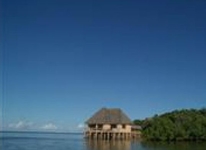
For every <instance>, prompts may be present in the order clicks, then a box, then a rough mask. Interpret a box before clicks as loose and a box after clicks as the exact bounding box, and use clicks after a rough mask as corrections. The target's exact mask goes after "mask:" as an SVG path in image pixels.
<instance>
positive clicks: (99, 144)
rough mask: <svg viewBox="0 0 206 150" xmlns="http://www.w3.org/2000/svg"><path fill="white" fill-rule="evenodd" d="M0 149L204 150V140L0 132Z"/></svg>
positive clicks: (205, 146) (205, 149) (205, 147)
mask: <svg viewBox="0 0 206 150" xmlns="http://www.w3.org/2000/svg"><path fill="white" fill-rule="evenodd" d="M0 150H206V143H205V142H179V143H159V142H149V143H148V142H140V141H96V140H86V139H84V138H83V134H72V133H68V134H65V133H34V132H31V133H29V132H0Z"/></svg>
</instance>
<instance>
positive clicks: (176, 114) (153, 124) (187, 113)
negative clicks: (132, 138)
mask: <svg viewBox="0 0 206 150" xmlns="http://www.w3.org/2000/svg"><path fill="white" fill-rule="evenodd" d="M134 124H136V125H140V126H141V127H142V138H143V139H144V140H150V141H206V108H203V109H182V110H175V111H172V112H168V113H164V114H162V115H155V116H153V117H151V118H147V119H144V120H134Z"/></svg>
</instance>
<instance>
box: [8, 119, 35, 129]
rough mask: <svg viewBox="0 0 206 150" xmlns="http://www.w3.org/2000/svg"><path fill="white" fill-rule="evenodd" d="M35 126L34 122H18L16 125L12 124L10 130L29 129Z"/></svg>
mask: <svg viewBox="0 0 206 150" xmlns="http://www.w3.org/2000/svg"><path fill="white" fill-rule="evenodd" d="M32 126H33V123H32V122H26V121H18V122H16V123H10V124H9V125H8V127H9V128H10V129H29V128H31V127H32Z"/></svg>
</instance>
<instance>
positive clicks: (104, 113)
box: [86, 108, 132, 124]
mask: <svg viewBox="0 0 206 150" xmlns="http://www.w3.org/2000/svg"><path fill="white" fill-rule="evenodd" d="M86 123H87V124H132V121H131V120H130V118H129V117H128V116H127V115H126V114H125V113H124V112H123V111H122V110H121V109H119V108H112V109H108V108H102V109H100V110H99V111H97V112H96V113H95V114H94V115H93V116H92V117H91V118H90V119H88V120H87V121H86Z"/></svg>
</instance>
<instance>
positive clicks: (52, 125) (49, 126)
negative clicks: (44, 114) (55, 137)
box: [42, 123, 57, 130]
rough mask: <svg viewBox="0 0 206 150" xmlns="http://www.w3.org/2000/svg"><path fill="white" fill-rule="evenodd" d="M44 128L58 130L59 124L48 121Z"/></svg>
mask: <svg viewBox="0 0 206 150" xmlns="http://www.w3.org/2000/svg"><path fill="white" fill-rule="evenodd" d="M42 129H44V130H56V129H57V126H56V125H54V124H53V123H48V124H45V125H43V126H42Z"/></svg>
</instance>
